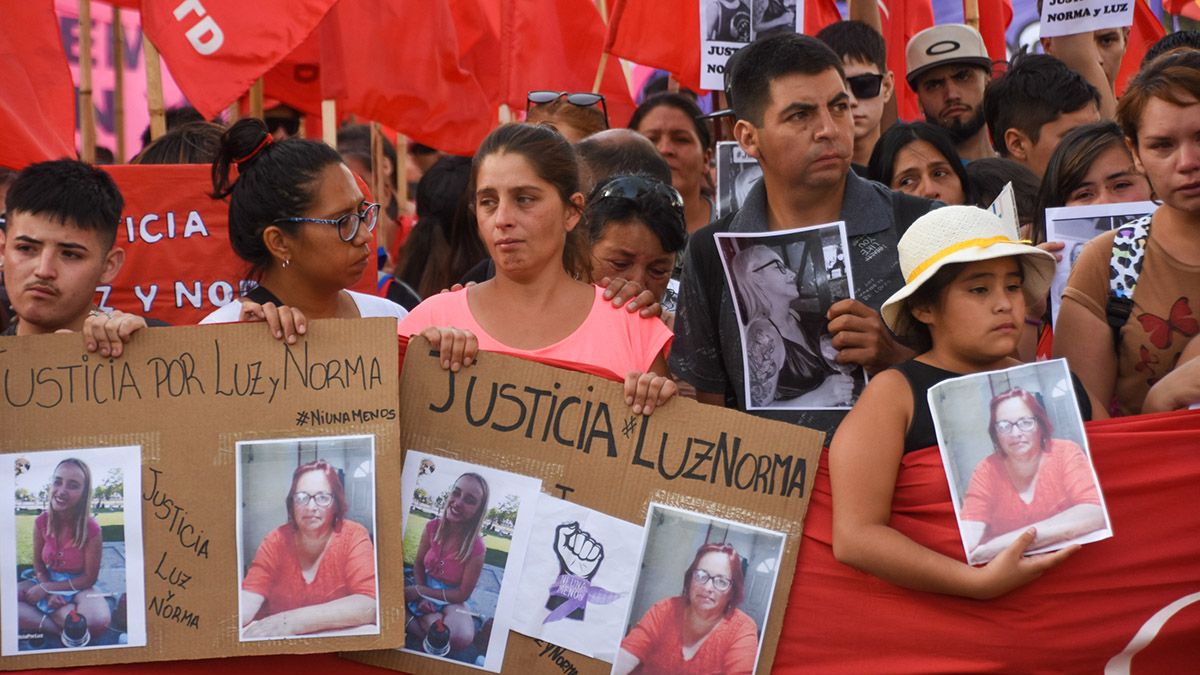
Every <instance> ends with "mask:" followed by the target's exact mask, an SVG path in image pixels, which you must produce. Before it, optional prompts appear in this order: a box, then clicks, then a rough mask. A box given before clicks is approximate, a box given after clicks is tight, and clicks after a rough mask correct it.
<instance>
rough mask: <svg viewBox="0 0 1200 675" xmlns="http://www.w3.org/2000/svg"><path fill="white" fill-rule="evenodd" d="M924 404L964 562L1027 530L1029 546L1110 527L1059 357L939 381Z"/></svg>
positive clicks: (1036, 549)
mask: <svg viewBox="0 0 1200 675" xmlns="http://www.w3.org/2000/svg"><path fill="white" fill-rule="evenodd" d="M929 407H930V410H931V411H932V413H933V420H934V426H935V428H936V430H937V437H938V445H939V447H940V449H941V454H942V461H943V463H944V465H945V468H946V477H947V479H948V480H949V482H950V495H951V498H952V500H953V502H954V512H955V514H956V515H957V517H958V522H959V531H960V533H961V535H962V539H963V549H964V551H965V552H966V556H967V561H968V562H970V563H972V564H982V563H986V562H989V561H990V560H992V559H993V558H995V557H996V556H997V555H999V554H1000V553H1001V552H1002V551H1004V549H1006V548H1007V547H1008V546H1010V545H1011V544H1012V543H1013V542H1014V541H1016V540H1017V539H1018V538H1019V537H1020V536H1021V535H1022V534H1024V533H1025V532H1026V531H1027V530H1030V529H1033V530H1034V531H1035V537H1034V540H1033V542H1032V543H1031V544H1030V546H1029V547H1028V549H1027V550H1026V552H1025V553H1026V554H1027V555H1030V554H1035V553H1046V552H1049V551H1056V550H1059V549H1062V548H1066V547H1067V546H1070V545H1072V544H1083V543H1088V542H1093V541H1099V540H1101V539H1106V538H1108V537H1110V536H1112V528H1111V524H1110V522H1109V518H1108V510H1107V509H1106V508H1105V506H1104V496H1103V494H1102V493H1101V491H1100V485H1099V481H1098V480H1097V478H1096V473H1095V471H1094V469H1093V468H1092V463H1091V458H1090V457H1089V456H1088V451H1087V436H1086V435H1085V434H1084V429H1083V421H1082V418H1081V417H1080V413H1079V407H1078V404H1077V402H1076V400H1075V394H1074V387H1073V386H1072V381H1071V375H1070V373H1069V372H1068V370H1067V365H1066V361H1064V360H1062V359H1057V360H1054V361H1043V362H1039V363H1034V364H1026V365H1021V366H1016V367H1013V368H1009V369H1007V370H1000V371H992V372H987V373H979V374H977V375H968V376H964V377H959V378H954V379H951V380H946V381H944V382H942V383H940V384H937V385H935V386H934V387H932V388H930V390H929Z"/></svg>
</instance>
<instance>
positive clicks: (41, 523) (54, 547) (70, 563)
mask: <svg viewBox="0 0 1200 675" xmlns="http://www.w3.org/2000/svg"><path fill="white" fill-rule="evenodd" d="M49 521H50V514H49V512H47V511H42V513H41V514H40V515H38V517H37V518H36V519H35V520H34V521H33V526H34V527H36V528H37V529H38V531H39V532H41V533H42V538H43V541H44V542H45V543H44V545H43V546H42V562H43V563H45V565H46V569H48V570H52V571H54V572H65V573H68V574H80V573H82V572H83V566H84V559H83V558H84V552H83V549H82V548H79V547H77V546H75V542H74V541H73V540H72V537H74V536H75V533H74V531H72V532H71V533H70V534H69V535H68V536H66V537H63V539H62V540H61V541H60V540H59V538H58V535H59V534H60V533H58V532H55V533H53V534H46V524H47V523H48V522H49ZM99 536H100V523H97V522H96V519H95V518H91V517H89V518H88V520H87V541H91V540H92V538H93V537H99ZM85 545H86V541H85Z"/></svg>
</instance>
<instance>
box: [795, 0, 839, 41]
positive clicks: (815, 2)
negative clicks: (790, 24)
mask: <svg viewBox="0 0 1200 675" xmlns="http://www.w3.org/2000/svg"><path fill="white" fill-rule="evenodd" d="M841 20H842V13H841V12H839V11H838V8H837V4H836V3H834V1H833V0H804V34H805V35H816V34H817V33H820V32H821V29H822V28H824V27H826V26H828V25H829V24H831V23H837V22H839V21H841Z"/></svg>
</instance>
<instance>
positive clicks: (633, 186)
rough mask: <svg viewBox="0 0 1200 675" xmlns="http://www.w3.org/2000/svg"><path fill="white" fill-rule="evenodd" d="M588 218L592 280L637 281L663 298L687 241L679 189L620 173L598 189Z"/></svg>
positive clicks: (589, 204) (601, 184)
mask: <svg viewBox="0 0 1200 675" xmlns="http://www.w3.org/2000/svg"><path fill="white" fill-rule="evenodd" d="M584 222H585V223H586V224H587V230H588V238H589V240H590V242H591V254H592V281H593V282H594V283H601V282H602V280H603V279H604V278H605V277H607V278H610V279H616V278H621V279H625V280H627V281H636V282H637V283H638V284H639V285H641V287H642V288H645V289H646V290H648V291H650V292H651V293H653V294H654V297H655V299H657V300H658V301H659V302H662V299H663V297H664V296H665V295H666V292H667V286H668V284H669V283H670V281H671V273H672V272H673V271H674V270H675V258H676V256H677V255H679V252H680V251H682V250H683V247H684V245H685V244H687V229H685V228H686V225H685V224H684V222H683V197H681V196H679V192H677V191H676V190H675V188H673V187H671V186H670V185H665V184H663V183H661V182H659V181H657V180H655V179H653V178H649V177H646V176H632V175H625V176H614V177H612V178H609V179H608V180H606V181H604V182H602V183H600V184H599V185H597V186H596V187H595V189H593V190H592V194H591V196H590V197H589V198H588V200H587V209H586V210H585V211H584Z"/></svg>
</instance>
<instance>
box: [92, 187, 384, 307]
mask: <svg viewBox="0 0 1200 675" xmlns="http://www.w3.org/2000/svg"><path fill="white" fill-rule="evenodd" d="M103 168H104V169H105V170H106V171H108V172H109V173H110V174H111V175H112V177H113V180H115V181H116V183H117V187H118V188H120V190H121V195H122V196H124V197H125V212H124V213H122V214H121V224H120V227H118V228H117V241H116V244H115V245H116V246H118V247H120V248H123V249H125V264H124V265H122V267H121V271H120V272H119V273H118V274H117V277H116V278H115V279H113V281H112V283H111V284H110V285H108V286H102V287H100V288H98V289H97V296H96V302H97V303H98V304H99V305H101V306H102V307H109V308H114V309H119V310H122V311H125V312H132V313H134V314H140V315H142V316H147V317H152V318H155V319H161V320H163V321H166V322H167V323H169V324H172V325H179V326H182V325H192V324H196V323H199V322H200V320H201V319H203V318H204V317H205V316H207V315H208V314H209V313H211V312H212V311H213V310H215V309H217V308H218V307H220V306H221V305H224V304H225V303H227V302H230V301H232V300H234V299H236V298H237V297H239V296H240V295H242V293H241V292H240V289H242V288H243V287H244V281H245V279H246V273H247V271H248V268H249V266H248V265H247V264H246V262H245V261H243V260H242V259H241V258H239V257H237V254H235V253H234V252H233V248H232V247H231V246H230V244H229V207H228V205H227V204H226V203H225V202H223V201H217V200H214V199H211V198H209V196H208V194H207V193H208V192H210V191H212V178H211V170H212V169H211V167H209V166H208V165H202V164H192V165H145V166H143V165H137V166H135V165H129V166H106V167H103ZM376 273H377V265H376V261H375V257H374V256H372V257H371V262H370V263H369V264H368V265H367V270H366V271H365V272H364V273H363V278H362V280H361V281H360V282H359V283H358V285H357V286H355V288H354V290H357V291H361V292H363V293H371V294H374V293H375V277H376ZM246 290H249V288H246Z"/></svg>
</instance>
